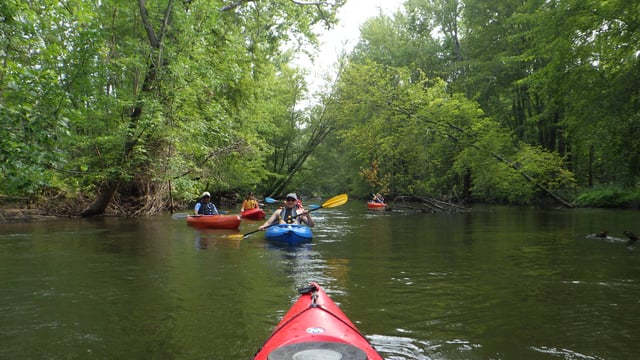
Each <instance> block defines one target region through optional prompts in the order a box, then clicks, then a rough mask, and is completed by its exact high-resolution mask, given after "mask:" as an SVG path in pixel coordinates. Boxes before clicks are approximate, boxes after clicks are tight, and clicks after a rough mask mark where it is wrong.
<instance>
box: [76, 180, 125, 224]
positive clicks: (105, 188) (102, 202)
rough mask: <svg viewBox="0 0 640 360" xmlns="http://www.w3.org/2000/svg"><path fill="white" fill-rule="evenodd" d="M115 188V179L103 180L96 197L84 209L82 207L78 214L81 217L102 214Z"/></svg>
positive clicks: (116, 186) (116, 185)
mask: <svg viewBox="0 0 640 360" xmlns="http://www.w3.org/2000/svg"><path fill="white" fill-rule="evenodd" d="M117 188H118V184H117V181H115V180H113V181H108V182H105V183H104V184H103V185H102V186H101V187H100V190H99V192H98V196H97V197H96V199H95V200H94V201H93V202H92V203H91V204H90V205H89V206H88V207H87V208H86V209H84V210H83V211H82V213H80V215H81V216H82V217H91V216H96V215H100V214H103V213H104V211H105V209H106V208H107V206H109V203H110V202H111V199H112V198H113V194H115V192H116V189H117Z"/></svg>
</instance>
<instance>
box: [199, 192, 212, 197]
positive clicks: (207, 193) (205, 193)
mask: <svg viewBox="0 0 640 360" xmlns="http://www.w3.org/2000/svg"><path fill="white" fill-rule="evenodd" d="M205 196H208V197H211V194H209V192H208V191H205V192H203V193H202V196H200V197H205Z"/></svg>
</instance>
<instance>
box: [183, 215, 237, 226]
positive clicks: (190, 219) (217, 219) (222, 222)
mask: <svg viewBox="0 0 640 360" xmlns="http://www.w3.org/2000/svg"><path fill="white" fill-rule="evenodd" d="M240 221H241V220H240V216H238V215H189V216H187V224H188V225H191V226H197V227H202V228H209V229H237V228H238V227H240Z"/></svg>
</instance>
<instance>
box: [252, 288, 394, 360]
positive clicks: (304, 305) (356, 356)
mask: <svg viewBox="0 0 640 360" xmlns="http://www.w3.org/2000/svg"><path fill="white" fill-rule="evenodd" d="M298 292H299V293H300V294H301V295H300V298H299V299H298V301H297V302H296V303H295V304H293V306H292V307H291V308H290V309H289V311H288V312H287V313H286V314H285V316H284V318H283V319H282V320H281V321H280V323H279V324H278V326H276V328H275V329H274V330H273V332H272V333H271V336H270V337H269V339H267V342H266V343H265V344H264V345H263V346H262V348H261V349H260V350H258V352H257V353H256V355H255V357H254V360H292V359H296V360H305V359H344V360H346V359H353V360H384V359H383V358H382V356H380V354H378V352H377V351H376V350H375V349H374V348H373V345H371V343H369V341H368V340H367V339H366V338H365V337H364V335H362V334H361V333H360V331H359V330H358V329H357V328H356V326H355V325H354V324H353V323H352V322H351V321H350V320H349V319H348V318H347V316H346V315H345V314H344V313H343V312H342V310H340V308H339V307H338V305H336V303H334V302H333V301H332V300H331V299H330V298H329V296H328V295H327V294H326V293H325V292H324V290H323V289H322V288H321V287H320V285H318V284H316V283H311V284H310V285H309V286H308V287H306V288H303V289H300V290H298Z"/></svg>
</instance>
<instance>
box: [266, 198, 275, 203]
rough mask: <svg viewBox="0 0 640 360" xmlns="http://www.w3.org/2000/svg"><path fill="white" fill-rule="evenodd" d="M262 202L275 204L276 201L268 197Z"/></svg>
mask: <svg viewBox="0 0 640 360" xmlns="http://www.w3.org/2000/svg"><path fill="white" fill-rule="evenodd" d="M264 202H266V203H267V204H275V203H276V199H273V198H270V197H266V198H264Z"/></svg>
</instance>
